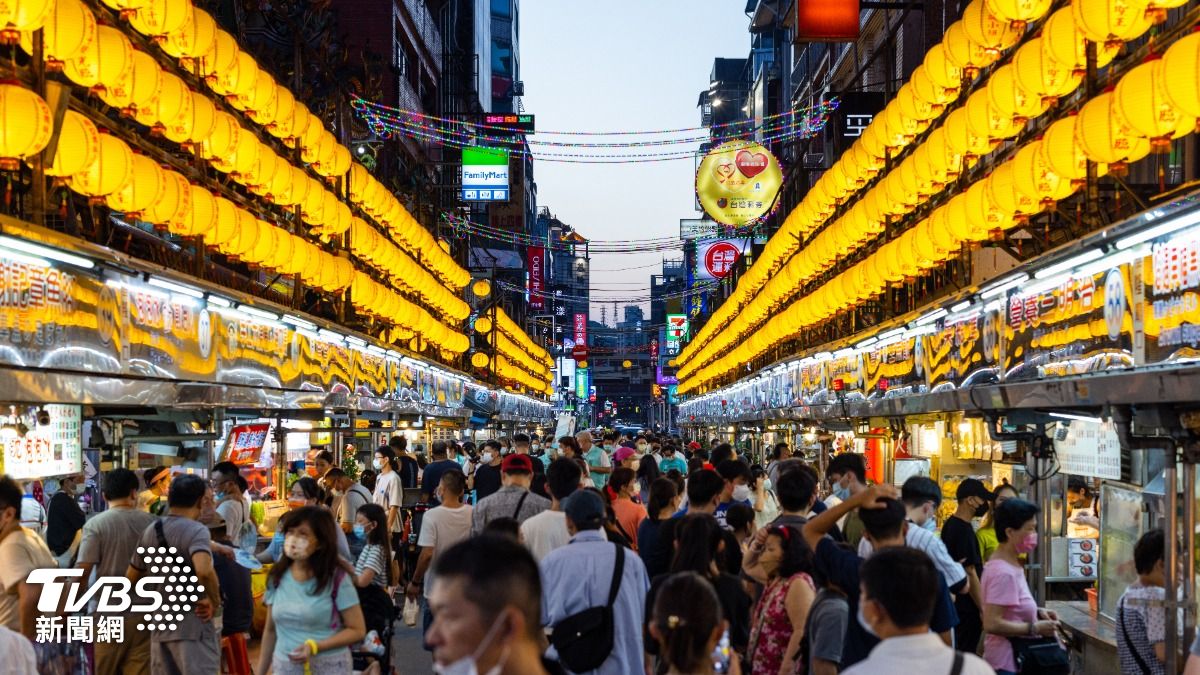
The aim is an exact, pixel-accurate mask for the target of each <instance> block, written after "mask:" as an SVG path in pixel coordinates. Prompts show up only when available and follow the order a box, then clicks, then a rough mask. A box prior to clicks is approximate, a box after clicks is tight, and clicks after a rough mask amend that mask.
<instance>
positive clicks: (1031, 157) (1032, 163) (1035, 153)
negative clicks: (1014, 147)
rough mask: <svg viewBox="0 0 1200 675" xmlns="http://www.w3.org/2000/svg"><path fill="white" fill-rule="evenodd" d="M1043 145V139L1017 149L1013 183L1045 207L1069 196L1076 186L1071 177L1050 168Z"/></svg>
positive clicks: (1024, 193)
mask: <svg viewBox="0 0 1200 675" xmlns="http://www.w3.org/2000/svg"><path fill="white" fill-rule="evenodd" d="M1042 145H1043V142H1042V141H1040V140H1039V141H1034V142H1032V143H1030V144H1028V145H1026V146H1023V147H1022V148H1021V149H1020V150H1018V151H1017V154H1016V156H1015V157H1014V158H1013V180H1014V183H1013V184H1014V186H1015V188H1016V190H1017V192H1019V193H1021V195H1022V196H1023V197H1025V198H1026V199H1029V200H1032V201H1035V202H1037V203H1038V204H1040V205H1041V206H1042V207H1043V208H1052V207H1053V206H1054V204H1055V203H1056V202H1057V201H1058V200H1060V199H1066V198H1067V197H1069V196H1070V195H1071V193H1073V192H1074V191H1075V188H1073V187H1072V186H1071V179H1070V178H1067V177H1064V176H1060V175H1058V174H1057V173H1054V171H1052V170H1051V169H1050V165H1049V164H1048V163H1047V162H1046V156H1045V153H1044V152H1043V150H1042Z"/></svg>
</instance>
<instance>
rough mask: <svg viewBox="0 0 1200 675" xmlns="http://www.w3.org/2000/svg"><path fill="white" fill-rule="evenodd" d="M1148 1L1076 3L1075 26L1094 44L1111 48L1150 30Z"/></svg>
mask: <svg viewBox="0 0 1200 675" xmlns="http://www.w3.org/2000/svg"><path fill="white" fill-rule="evenodd" d="M1147 7H1148V3H1147V2H1145V0H1075V1H1074V2H1072V3H1071V9H1072V10H1073V11H1074V14H1075V26H1076V28H1077V29H1078V30H1079V32H1081V33H1083V35H1084V37H1086V38H1087V39H1089V40H1091V41H1092V42H1099V43H1102V44H1107V45H1109V46H1110V47H1112V46H1116V45H1119V44H1120V43H1121V42H1126V41H1129V40H1132V39H1134V38H1136V37H1138V36H1139V35H1141V34H1142V33H1144V32H1146V31H1147V30H1149V28H1150V20H1149V19H1147V18H1146V9H1147Z"/></svg>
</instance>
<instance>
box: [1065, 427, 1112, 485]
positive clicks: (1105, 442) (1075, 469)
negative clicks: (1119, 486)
mask: <svg viewBox="0 0 1200 675" xmlns="http://www.w3.org/2000/svg"><path fill="white" fill-rule="evenodd" d="M1054 452H1055V454H1056V455H1057V456H1058V463H1059V466H1060V467H1061V469H1060V470H1061V471H1062V472H1063V473H1066V474H1070V475H1072V476H1093V477H1095V478H1106V479H1109V480H1121V439H1120V438H1119V437H1118V436H1117V428H1116V425H1115V424H1114V423H1112V422H1111V421H1109V422H1089V421H1087V420H1071V423H1070V426H1068V427H1067V433H1066V435H1065V437H1064V438H1063V440H1061V441H1058V440H1056V441H1055V442H1054Z"/></svg>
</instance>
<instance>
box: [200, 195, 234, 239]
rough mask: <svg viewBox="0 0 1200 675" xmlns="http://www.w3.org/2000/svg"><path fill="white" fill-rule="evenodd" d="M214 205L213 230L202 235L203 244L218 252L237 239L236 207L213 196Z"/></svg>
mask: <svg viewBox="0 0 1200 675" xmlns="http://www.w3.org/2000/svg"><path fill="white" fill-rule="evenodd" d="M213 203H214V204H215V205H216V213H217V215H216V219H215V220H214V221H213V228H212V229H211V230H209V231H208V232H206V233H204V243H205V244H207V245H208V246H212V247H215V248H217V249H219V250H222V251H223V250H225V247H226V246H228V245H229V242H231V241H233V239H234V238H236V237H237V232H238V210H239V209H238V207H237V205H235V204H234V203H233V202H231V201H229V200H228V199H225V198H224V197H217V196H213Z"/></svg>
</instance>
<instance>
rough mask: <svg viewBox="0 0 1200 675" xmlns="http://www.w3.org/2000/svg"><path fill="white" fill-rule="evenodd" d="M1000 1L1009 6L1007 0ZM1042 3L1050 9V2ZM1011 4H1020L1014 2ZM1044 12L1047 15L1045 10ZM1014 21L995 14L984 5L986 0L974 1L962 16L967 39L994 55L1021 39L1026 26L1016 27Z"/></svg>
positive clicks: (1020, 24) (1018, 25)
mask: <svg viewBox="0 0 1200 675" xmlns="http://www.w3.org/2000/svg"><path fill="white" fill-rule="evenodd" d="M998 1H999V3H1000V4H1009V2H1006V1H1005V0H998ZM1040 1H1041V2H1044V3H1045V4H1046V8H1049V6H1050V0H1040ZM1011 4H1013V5H1017V4H1020V3H1019V2H1012V3H1011ZM1042 11H1043V13H1045V10H1042ZM1039 16H1040V15H1039ZM1012 21H1013V20H1006V19H1003V18H1001V17H999V16H997V15H995V14H993V13H992V11H991V10H989V9H988V6H987V5H985V4H984V0H972V1H971V2H970V3H969V4H968V5H967V8H966V9H964V10H963V16H962V24H963V30H965V31H966V33H967V39H968V40H970V41H971V42H973V43H975V44H977V45H979V46H980V47H983V48H984V49H985V50H987V51H988V52H990V53H993V54H999V53H1000V52H1002V51H1004V50H1005V49H1008V48H1009V47H1011V46H1013V45H1015V44H1016V43H1017V40H1020V39H1021V34H1022V32H1023V31H1024V24H1023V23H1020V22H1018V23H1017V24H1016V25H1014V24H1013V23H1012Z"/></svg>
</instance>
